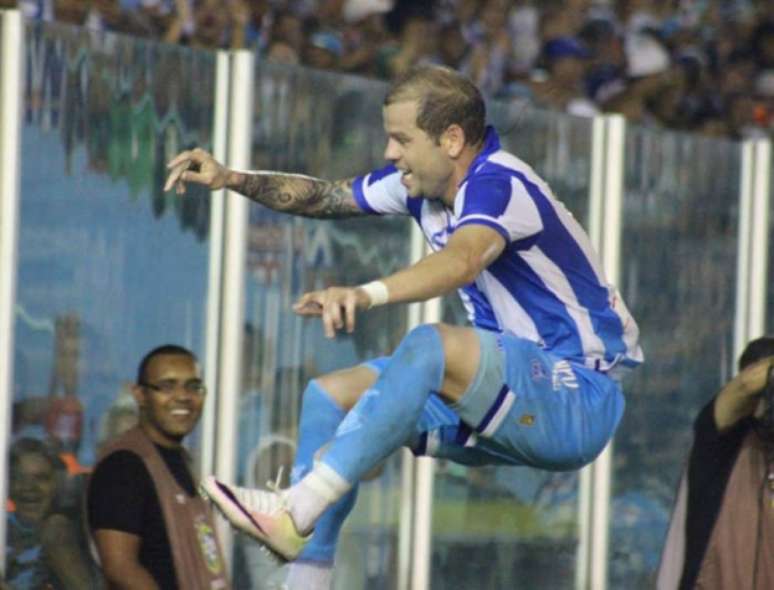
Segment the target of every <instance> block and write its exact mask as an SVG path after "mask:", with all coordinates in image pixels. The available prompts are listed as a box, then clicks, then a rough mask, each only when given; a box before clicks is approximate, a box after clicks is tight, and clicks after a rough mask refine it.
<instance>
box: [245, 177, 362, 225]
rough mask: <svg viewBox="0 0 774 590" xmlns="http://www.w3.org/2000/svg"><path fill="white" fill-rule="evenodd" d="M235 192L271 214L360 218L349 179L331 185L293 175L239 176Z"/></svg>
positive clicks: (327, 182)
mask: <svg viewBox="0 0 774 590" xmlns="http://www.w3.org/2000/svg"><path fill="white" fill-rule="evenodd" d="M234 188H235V189H236V190H237V191H238V192H240V193H242V194H243V195H245V196H246V197H248V198H250V199H252V200H253V201H255V202H256V203H260V204H261V205H264V206H266V207H269V208H270V209H274V210H275V211H280V212H282V213H290V214H292V215H301V216H303V217H316V218H319V219H340V218H343V217H355V216H357V215H364V214H365V212H364V211H363V210H362V209H360V207H358V205H357V203H356V202H355V197H354V194H353V192H352V179H348V180H338V181H335V182H331V181H327V180H320V179H318V178H311V177H308V176H301V175H295V174H279V173H277V174H275V173H271V174H266V173H258V174H243V175H242V179H241V182H239V184H238V185H237V186H236V187H234Z"/></svg>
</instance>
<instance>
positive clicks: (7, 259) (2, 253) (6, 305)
mask: <svg viewBox="0 0 774 590" xmlns="http://www.w3.org/2000/svg"><path fill="white" fill-rule="evenodd" d="M0 27H2V28H1V29H0V31H1V32H0V56H2V63H0V277H2V280H0V408H3V409H4V412H3V416H2V418H0V446H2V449H0V498H3V499H4V498H7V497H8V446H9V443H10V432H11V431H10V425H11V408H12V405H13V383H14V375H13V356H14V355H13V351H14V308H15V305H16V271H17V247H18V231H19V230H18V228H19V186H20V176H21V117H22V91H23V90H22V89H23V88H24V83H23V80H24V68H23V67H22V60H23V58H24V20H23V19H22V15H21V12H20V11H18V10H10V11H0ZM5 538H6V515H5V502H4V501H3V517H2V519H0V543H1V544H2V545H1V546H2V547H5ZM0 563H1V564H2V568H0V569H2V572H3V574H4V573H5V552H3V555H2V556H1V557H0Z"/></svg>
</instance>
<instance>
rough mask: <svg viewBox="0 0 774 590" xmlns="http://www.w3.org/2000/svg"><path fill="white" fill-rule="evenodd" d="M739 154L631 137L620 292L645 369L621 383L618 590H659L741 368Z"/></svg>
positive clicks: (615, 521) (613, 535)
mask: <svg viewBox="0 0 774 590" xmlns="http://www.w3.org/2000/svg"><path fill="white" fill-rule="evenodd" d="M740 154H741V151H740V149H739V145H738V144H736V143H733V142H731V141H723V140H711V139H706V138H701V137H696V136H689V135H685V134H678V133H669V132H664V131H655V130H652V129H643V128H639V127H630V128H628V129H627V132H626V152H625V179H624V207H623V232H622V238H621V240H622V242H621V243H622V253H621V261H622V270H621V285H620V288H621V291H622V294H623V296H624V298H625V299H626V302H627V304H628V305H629V308H630V309H631V311H632V314H633V315H634V317H635V318H636V319H637V322H638V324H639V326H640V330H641V342H642V346H643V350H644V352H645V364H644V365H643V366H642V367H640V368H638V369H637V370H636V371H635V372H634V373H633V374H632V375H631V377H630V378H629V379H628V380H626V381H625V383H624V391H625V393H626V400H627V408H626V412H625V414H624V417H623V420H622V423H621V425H620V427H619V429H618V434H617V436H616V438H615V446H614V460H613V464H614V472H613V497H612V511H611V523H610V558H609V579H610V587H611V588H629V589H638V588H643V589H644V588H652V587H653V574H654V572H655V570H656V568H657V566H658V559H659V555H660V551H661V546H662V543H663V540H664V537H665V534H666V529H667V525H668V520H669V515H670V511H671V507H672V502H673V500H674V495H675V492H676V488H677V482H678V478H679V476H680V474H681V472H682V469H683V467H684V466H685V462H686V460H687V453H688V449H689V448H690V445H691V442H692V424H693V420H694V418H695V417H696V415H697V413H698V412H699V410H700V409H701V408H702V406H703V405H704V404H705V403H706V402H708V401H709V400H710V398H711V397H712V396H713V395H715V393H717V391H718V390H719V388H720V387H721V385H722V384H723V383H724V382H725V381H726V380H727V379H728V377H729V375H730V371H731V368H732V366H733V364H734V362H735V359H734V358H733V331H734V306H735V294H736V274H737V269H736V255H737V254H736V249H737V229H738V218H737V216H738V191H739V182H740V171H741V160H740V157H741V156H740ZM696 162H703V163H704V164H703V165H701V166H697V165H696Z"/></svg>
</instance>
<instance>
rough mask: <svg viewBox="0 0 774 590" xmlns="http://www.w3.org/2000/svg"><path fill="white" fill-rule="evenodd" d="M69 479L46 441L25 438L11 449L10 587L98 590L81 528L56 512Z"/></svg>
mask: <svg viewBox="0 0 774 590" xmlns="http://www.w3.org/2000/svg"><path fill="white" fill-rule="evenodd" d="M64 475H65V466H64V464H63V463H62V462H61V461H60V460H59V457H57V455H56V454H55V453H54V452H52V451H51V450H50V449H48V448H47V447H46V445H45V444H44V443H43V442H41V441H39V440H35V439H30V438H21V439H19V440H17V441H16V442H15V443H14V444H13V446H12V447H11V452H10V486H9V492H10V502H9V510H8V520H7V542H6V547H5V560H6V570H5V572H6V577H5V582H6V583H7V584H8V586H10V588H12V589H14V590H27V589H29V590H38V589H43V588H46V589H51V590H88V589H90V588H97V587H98V583H97V579H96V576H95V574H94V569H93V567H92V566H91V563H90V560H89V558H88V557H87V553H86V550H85V548H84V543H83V539H82V536H81V535H80V526H79V524H78V523H77V522H76V521H73V520H71V519H70V518H69V517H68V516H67V515H65V514H64V513H62V512H59V511H58V510H57V508H56V500H57V491H58V484H59V483H60V482H61V481H62V479H63V478H64Z"/></svg>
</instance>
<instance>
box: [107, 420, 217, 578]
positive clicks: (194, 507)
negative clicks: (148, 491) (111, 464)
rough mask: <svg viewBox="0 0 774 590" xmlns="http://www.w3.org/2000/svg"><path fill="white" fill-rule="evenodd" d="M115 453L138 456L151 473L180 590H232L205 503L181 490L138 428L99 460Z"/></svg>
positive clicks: (114, 442)
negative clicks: (127, 452) (122, 452)
mask: <svg viewBox="0 0 774 590" xmlns="http://www.w3.org/2000/svg"><path fill="white" fill-rule="evenodd" d="M116 451H131V452H133V453H135V454H136V455H138V456H139V457H140V458H141V459H142V461H143V463H144V464H145V467H146V469H147V470H148V472H149V473H150V476H151V479H152V480H153V484H154V486H155V488H156V494H157V495H158V498H159V504H161V512H162V514H163V515H164V524H165V526H166V529H167V536H168V537H169V542H170V544H171V545H172V547H171V549H172V556H173V559H174V562H175V574H176V575H177V584H178V586H179V587H180V588H181V590H228V589H230V588H231V585H230V584H229V582H228V578H227V576H226V568H225V561H224V560H223V554H222V551H221V549H220V545H219V544H218V540H217V537H216V536H215V523H214V521H213V519H212V513H211V512H210V509H209V506H208V505H207V504H206V502H205V501H204V500H203V499H202V498H201V497H199V496H194V497H193V498H192V497H190V496H189V495H188V493H187V492H186V491H185V490H184V489H183V488H181V487H180V484H178V483H177V480H175V478H174V476H173V475H172V474H171V473H170V471H169V468H168V467H167V465H166V463H164V459H162V457H161V455H160V454H159V452H158V451H157V450H156V447H155V446H154V445H153V443H152V442H151V440H150V439H149V438H148V436H147V435H146V434H145V433H144V432H143V431H142V429H141V428H140V427H139V426H136V427H134V428H132V429H131V430H129V431H128V432H126V433H125V434H123V435H122V436H120V437H119V438H118V439H116V440H115V441H113V442H112V443H110V444H108V446H107V447H106V448H105V450H104V451H103V452H102V453H101V454H100V457H99V460H100V461H101V460H102V459H104V458H105V457H107V456H108V455H110V454H111V453H114V452H116ZM194 480H195V478H194Z"/></svg>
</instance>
